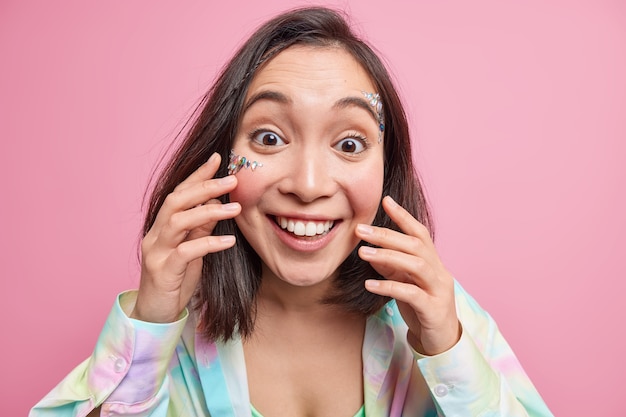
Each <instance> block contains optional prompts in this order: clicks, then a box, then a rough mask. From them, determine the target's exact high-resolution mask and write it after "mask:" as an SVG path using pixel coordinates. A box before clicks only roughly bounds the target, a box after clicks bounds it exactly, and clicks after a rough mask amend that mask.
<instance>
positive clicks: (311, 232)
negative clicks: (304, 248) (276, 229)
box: [276, 217, 334, 236]
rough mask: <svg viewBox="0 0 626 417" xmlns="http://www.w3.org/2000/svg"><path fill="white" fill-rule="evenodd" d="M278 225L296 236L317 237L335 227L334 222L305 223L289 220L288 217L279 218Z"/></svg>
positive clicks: (277, 219)
mask: <svg viewBox="0 0 626 417" xmlns="http://www.w3.org/2000/svg"><path fill="white" fill-rule="evenodd" d="M276 223H277V224H278V225H279V226H280V227H281V228H282V229H286V230H287V231H289V232H291V233H293V234H294V235H296V236H315V235H322V234H324V233H326V232H328V231H329V230H330V229H331V228H332V227H333V224H334V221H332V220H326V221H324V222H314V221H307V222H304V221H300V220H293V219H288V218H286V217H277V218H276Z"/></svg>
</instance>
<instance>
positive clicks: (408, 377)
mask: <svg viewBox="0 0 626 417" xmlns="http://www.w3.org/2000/svg"><path fill="white" fill-rule="evenodd" d="M455 293H456V303H457V312H458V315H459V319H460V321H461V324H462V327H463V332H462V336H461V339H460V340H459V342H458V343H457V344H456V345H455V346H454V347H452V348H451V349H450V350H448V351H446V352H444V353H441V354H439V355H436V356H428V357H427V356H422V355H420V354H419V353H417V352H415V351H413V350H412V349H411V347H410V346H409V345H408V343H407V341H406V332H407V326H406V324H405V323H404V321H403V320H402V317H401V316H400V313H399V312H398V308H397V306H396V303H395V302H394V301H391V302H389V303H388V304H387V305H386V306H385V307H384V308H382V309H381V310H380V311H379V312H378V313H377V314H375V315H373V316H371V317H369V318H368V319H367V324H366V329H365V338H364V341H363V353H362V354H363V384H364V390H365V391H364V408H365V415H367V416H374V417H383V416H393V417H396V416H411V417H431V416H448V417H450V416H463V417H467V416H481V417H488V416H511V417H512V416H535V417H539V416H552V413H551V412H550V411H549V410H548V408H547V406H546V405H545V403H544V402H543V400H542V399H541V397H540V395H539V394H538V393H537V391H536V390H535V388H534V387H533V385H532V383H531V382H530V380H529V379H528V377H527V375H526V373H525V372H524V370H523V369H522V366H521V365H520V363H519V361H518V360H517V358H516V357H515V355H514V353H513V352H512V350H511V348H510V347H509V345H508V344H507V342H506V341H505V340H504V338H503V337H502V334H501V333H500V332H499V331H498V328H497V326H496V324H495V322H494V321H493V319H492V318H491V317H490V316H489V315H488V314H487V313H486V312H485V311H484V310H482V309H481V308H480V306H479V305H478V304H477V303H476V302H475V301H474V299H473V298H471V297H470V296H469V295H468V294H467V293H466V292H465V291H464V290H463V289H462V288H461V286H460V285H459V284H458V283H456V285H455ZM135 297H136V292H135V291H130V292H126V293H123V294H121V295H120V296H119V297H118V299H117V302H116V303H115V305H114V306H113V309H112V311H111V313H110V315H109V317H108V319H107V321H106V323H105V325H104V329H103V331H102V333H101V335H100V337H99V339H98V343H97V345H96V348H95V350H94V352H93V354H92V356H91V357H90V358H88V359H87V360H85V361H84V362H83V363H82V364H80V365H79V366H78V367H77V368H75V369H74V370H73V371H72V372H71V373H70V374H69V375H68V376H67V377H66V378H65V379H64V380H63V381H62V382H61V383H60V384H59V385H58V386H56V387H55V388H54V389H53V390H52V391H51V392H50V393H49V394H48V395H47V396H46V397H45V398H44V399H42V400H41V401H40V402H39V404H37V405H36V406H35V407H34V408H33V409H32V410H31V413H30V416H31V417H38V416H86V415H87V414H88V413H89V412H90V411H91V410H93V409H94V408H95V407H98V406H100V407H101V416H136V417H139V416H159V417H161V416H162V417H174V416H176V417H179V416H185V417H186V416H213V417H226V416H238V417H251V407H250V397H249V393H248V386H247V379H246V370H245V361H244V355H243V347H242V343H241V340H238V339H235V340H231V341H229V342H226V343H215V342H209V341H206V339H204V338H203V337H201V336H200V334H197V333H196V322H195V319H194V317H193V315H192V314H190V313H188V312H187V311H185V312H184V313H183V315H182V317H181V318H180V319H179V320H178V321H177V322H175V323H167V324H155V323H146V322H141V321H138V320H134V319H130V318H128V316H127V314H126V313H125V311H126V312H129V311H131V310H132V307H133V305H134V300H135Z"/></svg>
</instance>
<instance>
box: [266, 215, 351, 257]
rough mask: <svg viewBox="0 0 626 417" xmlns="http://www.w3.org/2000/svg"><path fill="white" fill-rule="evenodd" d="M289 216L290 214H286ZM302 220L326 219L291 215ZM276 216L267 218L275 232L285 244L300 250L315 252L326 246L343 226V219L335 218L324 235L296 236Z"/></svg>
mask: <svg viewBox="0 0 626 417" xmlns="http://www.w3.org/2000/svg"><path fill="white" fill-rule="evenodd" d="M284 217H288V216H284ZM289 217H290V218H297V219H301V220H310V221H324V220H321V219H320V218H319V217H317V218H312V217H307V216H301V215H300V216H289ZM275 218H276V216H267V220H268V221H269V222H270V224H271V225H272V227H273V228H274V232H275V233H276V235H277V236H278V238H279V239H280V240H281V242H282V243H283V244H285V246H287V247H289V248H290V249H293V250H295V251H298V252H315V251H318V250H321V249H323V248H325V247H326V246H327V245H328V244H329V243H330V241H331V240H332V239H333V237H334V236H335V233H336V231H337V230H338V229H339V228H340V227H341V223H342V221H341V220H335V223H334V226H333V227H332V228H331V229H330V230H329V231H328V232H326V233H325V234H323V235H316V236H296V235H294V234H293V233H291V232H288V231H286V230H283V229H282V228H281V227H280V226H279V225H278V224H276V221H275Z"/></svg>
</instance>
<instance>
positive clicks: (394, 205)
mask: <svg viewBox="0 0 626 417" xmlns="http://www.w3.org/2000/svg"><path fill="white" fill-rule="evenodd" d="M385 198H386V199H387V203H388V204H389V205H390V206H391V207H398V203H396V200H394V199H393V198H391V196H387V197H385Z"/></svg>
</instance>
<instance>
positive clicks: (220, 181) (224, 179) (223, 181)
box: [217, 175, 235, 185]
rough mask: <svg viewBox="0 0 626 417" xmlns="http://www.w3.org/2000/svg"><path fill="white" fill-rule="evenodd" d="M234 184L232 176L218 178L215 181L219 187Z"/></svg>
mask: <svg viewBox="0 0 626 417" xmlns="http://www.w3.org/2000/svg"><path fill="white" fill-rule="evenodd" d="M234 182H235V176H234V175H228V176H226V177H222V178H218V179H217V183H218V184H219V185H230V184H232V183H234Z"/></svg>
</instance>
